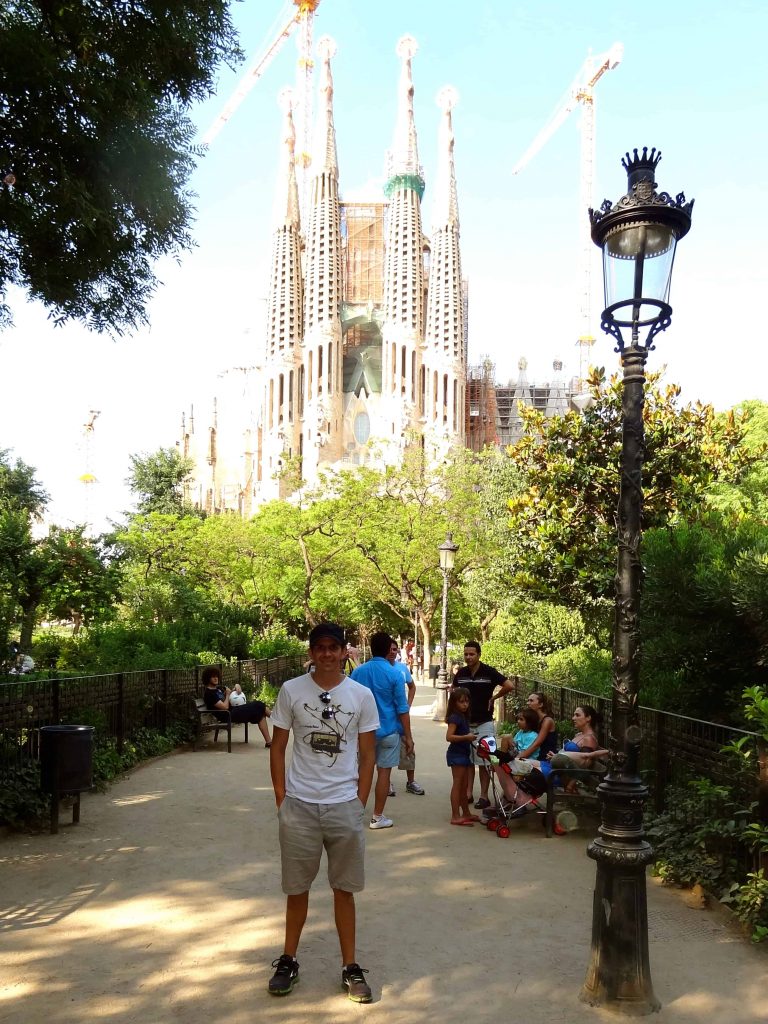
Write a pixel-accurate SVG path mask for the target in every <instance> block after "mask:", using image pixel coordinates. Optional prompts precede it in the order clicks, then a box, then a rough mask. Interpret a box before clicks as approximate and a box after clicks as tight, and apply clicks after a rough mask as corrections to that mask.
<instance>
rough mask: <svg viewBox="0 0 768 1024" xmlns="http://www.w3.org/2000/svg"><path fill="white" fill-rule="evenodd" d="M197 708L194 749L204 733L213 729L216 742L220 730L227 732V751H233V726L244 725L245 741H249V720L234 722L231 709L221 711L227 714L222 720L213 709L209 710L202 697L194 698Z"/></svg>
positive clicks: (229, 752)
mask: <svg viewBox="0 0 768 1024" xmlns="http://www.w3.org/2000/svg"><path fill="white" fill-rule="evenodd" d="M194 708H195V726H196V728H195V735H194V739H193V740H192V749H193V750H196V749H197V744H198V743H199V742H200V740H201V739H202V736H203V733H206V732H211V730H213V742H214V743H216V742H217V741H218V739H219V733H220V732H226V734H227V753H228V754H231V753H232V727H233V726H234V727H237V726H238V725H242V726H243V728H244V729H245V735H244V736H243V742H244V743H247V742H248V723H247V722H233V721H232V716H231V714H230V713H229V711H220V712H219V714H225V715H226V716H227V717H226V719H224V720H222V719H220V718H217V717H216V714H214V712H213V711H209V710H208V708H207V707H206V706H205V701H204V700H203V698H202V697H195V698H194Z"/></svg>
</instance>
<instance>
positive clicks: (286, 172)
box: [267, 89, 304, 361]
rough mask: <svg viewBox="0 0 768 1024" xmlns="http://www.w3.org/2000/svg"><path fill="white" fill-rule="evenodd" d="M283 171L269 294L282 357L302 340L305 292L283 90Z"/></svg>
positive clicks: (289, 116) (270, 329)
mask: <svg viewBox="0 0 768 1024" xmlns="http://www.w3.org/2000/svg"><path fill="white" fill-rule="evenodd" d="M279 103H280V106H281V108H282V110H283V124H282V129H281V134H280V141H281V144H282V145H281V154H280V173H279V175H278V179H277V189H276V191H275V206H274V225H273V236H272V266H271V273H270V283H269V293H268V297H267V355H268V357H269V359H270V360H271V361H274V360H278V361H279V360H281V359H283V358H284V357H285V356H286V354H287V353H288V352H290V351H292V350H293V349H295V347H296V346H297V345H298V344H299V343H300V341H301V336H302V331H303V326H302V318H303V306H304V295H303V286H302V279H301V238H300V235H299V230H300V225H299V192H298V188H297V185H296V164H295V154H294V149H295V145H296V132H295V130H294V127H293V113H292V106H293V94H292V93H291V90H290V89H283V90H282V91H281V93H280V96H279Z"/></svg>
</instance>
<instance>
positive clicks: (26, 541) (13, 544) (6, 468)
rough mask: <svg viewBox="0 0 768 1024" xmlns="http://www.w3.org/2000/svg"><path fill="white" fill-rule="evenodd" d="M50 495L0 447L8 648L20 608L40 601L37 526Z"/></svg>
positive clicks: (1, 588)
mask: <svg viewBox="0 0 768 1024" xmlns="http://www.w3.org/2000/svg"><path fill="white" fill-rule="evenodd" d="M47 504H48V495H47V493H46V492H45V490H44V489H43V487H42V485H41V484H40V482H39V481H38V480H37V479H36V478H35V470H34V469H33V468H32V467H31V466H28V465H27V464H26V463H24V462H22V461H21V460H20V459H16V461H15V462H13V463H12V462H11V458H10V454H9V452H8V451H7V450H2V451H0V641H1V642H2V644H3V647H4V648H5V647H6V646H7V644H8V641H9V639H10V635H11V632H12V630H13V628H14V626H15V625H17V622H18V615H19V610H20V608H22V609H23V608H25V607H26V608H27V609H29V608H33V607H36V606H37V603H39V590H40V581H39V580H38V576H39V575H40V571H41V566H40V560H39V555H38V551H37V543H36V541H35V539H34V537H33V533H32V530H33V526H34V524H35V523H36V522H37V521H39V519H40V518H41V517H42V514H43V511H44V510H45V507H46V505H47ZM25 616H26V618H25V623H24V625H23V627H22V636H21V643H22V649H23V650H28V649H29V641H30V639H31V630H32V625H33V617H31V616H30V615H29V613H28V611H27V612H25Z"/></svg>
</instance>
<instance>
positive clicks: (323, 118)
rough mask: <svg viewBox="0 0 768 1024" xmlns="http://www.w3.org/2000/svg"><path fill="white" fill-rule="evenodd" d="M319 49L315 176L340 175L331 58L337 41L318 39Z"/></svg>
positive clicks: (313, 162)
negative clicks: (324, 174) (319, 68)
mask: <svg viewBox="0 0 768 1024" xmlns="http://www.w3.org/2000/svg"><path fill="white" fill-rule="evenodd" d="M317 50H318V53H319V54H320V58H321V60H322V68H321V71H320V101H319V104H318V106H319V109H318V117H317V122H316V127H315V139H314V152H313V154H312V170H313V177H316V176H317V175H318V174H323V173H326V174H332V175H333V176H334V177H335V178H338V176H339V163H338V158H337V156H336V128H335V127H334V123H333V75H332V74H331V58H332V57H334V56H335V55H336V43H335V42H334V41H333V39H331V37H330V36H323V37H322V38H321V39H318V41H317Z"/></svg>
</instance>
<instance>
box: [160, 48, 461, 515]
mask: <svg viewBox="0 0 768 1024" xmlns="http://www.w3.org/2000/svg"><path fill="white" fill-rule="evenodd" d="M318 48H319V50H320V53H321V60H322V67H321V81H320V104H319V110H318V118H317V124H316V129H315V145H314V153H313V157H312V162H311V165H310V178H309V181H308V194H307V203H306V215H305V217H304V221H305V222H304V223H302V218H301V214H300V207H301V204H300V198H299V186H298V183H297V166H296V165H297V156H296V132H295V128H294V123H293V114H292V109H291V104H290V101H287V102H285V104H284V106H285V111H284V121H283V131H282V139H281V151H282V152H281V166H280V172H279V175H278V182H277V190H276V197H275V216H274V223H273V234H272V260H271V274H270V282H269V290H268V296H267V326H266V352H265V355H264V359H263V364H262V365H261V366H259V367H256V368H251V369H248V370H244V369H243V370H232V371H230V372H229V373H227V374H224V375H223V376H222V377H220V378H219V379H220V382H221V386H220V387H219V388H218V392H219V393H218V394H217V395H216V399H215V402H214V406H213V410H212V412H211V413H210V414H208V413H207V410H206V416H203V417H201V416H200V415H199V411H195V410H190V412H189V413H185V415H184V417H183V421H182V436H181V439H180V443H179V447H180V450H182V451H183V452H184V454H186V455H189V456H191V457H192V458H193V459H194V461H195V466H196V470H195V475H194V478H193V480H192V481H191V482H190V485H189V487H188V495H187V496H188V498H189V500H191V501H193V502H194V503H195V504H197V505H199V506H200V507H203V508H205V509H207V510H208V511H212V512H213V511H222V510H225V509H232V510H237V511H240V512H241V513H242V514H244V515H250V514H251V512H252V511H253V510H254V509H255V508H256V507H257V506H258V505H259V504H261V503H262V502H264V501H268V500H270V499H272V498H277V497H283V496H285V494H286V489H287V484H286V482H285V479H284V474H282V472H281V471H282V469H283V467H284V466H285V465H287V464H288V462H289V460H290V463H291V465H293V466H295V467H296V468H297V469H298V470H299V472H300V475H301V479H302V480H304V481H306V482H307V483H309V484H311V483H312V482H313V481H314V480H316V478H317V474H318V472H319V471H320V470H321V469H322V468H324V467H325V468H328V467H337V468H345V467H349V466H353V465H363V464H368V463H375V464H376V465H382V464H396V463H397V462H398V461H399V460H400V459H401V458H402V455H403V452H404V450H405V447H406V446H407V445H409V444H417V445H420V446H421V447H422V449H423V450H424V452H425V455H426V457H427V459H429V460H433V459H435V460H436V459H439V458H441V457H443V456H444V454H445V453H446V452H447V451H448V450H449V449H450V448H451V447H452V446H454V445H462V444H464V442H465V420H466V417H465V404H466V394H465V392H466V379H467V373H466V363H467V344H466V315H467V310H466V284H465V282H464V281H463V279H462V273H461V252H460V246H459V209H458V202H457V193H456V177H455V172H454V160H453V144H454V138H453V127H452V117H451V112H452V108H453V106H454V103H455V98H456V95H455V93H454V91H453V90H452V89H450V88H446V89H444V90H442V91H441V94H440V95H439V97H438V103H439V105H440V106H441V109H442V117H441V124H440V142H439V159H438V168H437V181H436V183H435V188H434V202H433V206H432V224H431V227H432V235H431V238H427V237H426V236H425V234H424V228H423V217H422V198H423V195H424V185H425V183H424V177H423V170H422V167H421V165H420V163H419V153H418V144H417V136H416V126H415V123H414V115H413V79H412V72H411V65H412V59H413V56H414V54H415V51H416V44H415V42H414V40H413V39H412V38H411V37H408V36H406V37H404V38H403V39H401V40H400V42H399V43H398V48H397V53H398V56H399V58H400V61H401V65H402V66H401V75H400V84H399V99H398V108H397V120H396V125H395V130H394V139H393V145H392V149H391V151H390V153H389V156H388V167H387V181H386V185H385V189H384V195H383V196H380V197H375V199H373V201H371V202H344V201H343V200H342V199H340V196H339V166H338V161H337V154H336V134H335V129H334V119H333V98H334V97H333V78H332V73H331V59H332V57H333V53H334V46H333V43H332V41H331V40H330V39H327V38H326V39H324V40H321V41H320V43H319V45H318Z"/></svg>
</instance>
